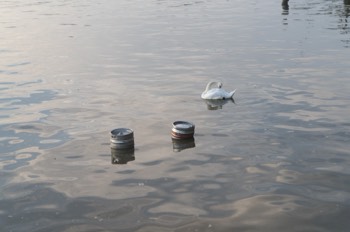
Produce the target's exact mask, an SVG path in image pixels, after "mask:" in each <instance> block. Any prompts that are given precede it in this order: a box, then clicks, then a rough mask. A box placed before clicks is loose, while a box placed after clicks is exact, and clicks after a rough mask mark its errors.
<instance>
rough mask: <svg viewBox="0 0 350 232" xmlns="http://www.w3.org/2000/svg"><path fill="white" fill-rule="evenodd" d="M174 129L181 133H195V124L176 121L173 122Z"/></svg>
mask: <svg viewBox="0 0 350 232" xmlns="http://www.w3.org/2000/svg"><path fill="white" fill-rule="evenodd" d="M173 128H174V129H176V130H181V131H193V130H194V124H193V123H190V122H186V121H175V122H173Z"/></svg>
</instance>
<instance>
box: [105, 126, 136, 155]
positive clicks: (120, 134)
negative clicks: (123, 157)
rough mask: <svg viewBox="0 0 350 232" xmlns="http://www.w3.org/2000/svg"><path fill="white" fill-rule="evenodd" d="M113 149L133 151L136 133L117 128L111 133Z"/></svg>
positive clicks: (127, 129)
mask: <svg viewBox="0 0 350 232" xmlns="http://www.w3.org/2000/svg"><path fill="white" fill-rule="evenodd" d="M110 141H111V148H113V149H117V150H119V149H131V148H134V131H133V130H131V129H129V128H117V129H114V130H112V131H111V139H110Z"/></svg>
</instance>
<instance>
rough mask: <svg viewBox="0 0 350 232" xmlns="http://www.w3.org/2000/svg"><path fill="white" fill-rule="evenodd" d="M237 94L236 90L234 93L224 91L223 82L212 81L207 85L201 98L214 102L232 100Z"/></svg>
mask: <svg viewBox="0 0 350 232" xmlns="http://www.w3.org/2000/svg"><path fill="white" fill-rule="evenodd" d="M235 92H236V90H233V91H232V92H227V91H225V90H224V89H222V83H221V82H217V81H212V82H209V83H208V84H207V87H206V88H205V90H204V92H203V93H202V95H201V97H202V98H203V99H212V100H225V99H232V97H233V95H234V94H235Z"/></svg>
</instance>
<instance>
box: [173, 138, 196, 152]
mask: <svg viewBox="0 0 350 232" xmlns="http://www.w3.org/2000/svg"><path fill="white" fill-rule="evenodd" d="M172 141H173V150H174V151H175V152H180V151H182V150H185V149H189V148H193V147H195V146H196V143H195V140H194V138H189V139H172Z"/></svg>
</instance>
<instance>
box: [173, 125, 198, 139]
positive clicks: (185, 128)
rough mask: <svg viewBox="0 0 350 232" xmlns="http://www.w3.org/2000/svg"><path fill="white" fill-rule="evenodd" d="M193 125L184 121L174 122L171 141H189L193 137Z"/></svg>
mask: <svg viewBox="0 0 350 232" xmlns="http://www.w3.org/2000/svg"><path fill="white" fill-rule="evenodd" d="M194 128H195V126H194V124H193V123H190V122H186V121H175V122H174V123H173V128H172V130H171V137H172V138H173V139H190V138H193V135H194Z"/></svg>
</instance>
